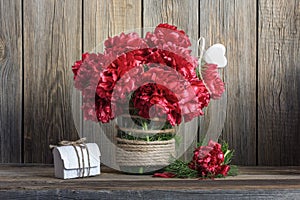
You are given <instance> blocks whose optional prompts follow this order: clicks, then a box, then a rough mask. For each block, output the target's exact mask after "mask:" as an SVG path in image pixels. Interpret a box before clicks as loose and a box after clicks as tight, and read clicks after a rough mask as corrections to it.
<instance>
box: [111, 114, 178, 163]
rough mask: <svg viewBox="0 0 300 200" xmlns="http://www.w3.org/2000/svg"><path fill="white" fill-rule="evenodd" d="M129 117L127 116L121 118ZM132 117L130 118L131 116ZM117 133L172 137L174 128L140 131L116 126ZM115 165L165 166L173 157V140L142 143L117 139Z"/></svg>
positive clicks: (141, 141) (174, 152)
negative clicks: (167, 135) (166, 135)
mask: <svg viewBox="0 0 300 200" xmlns="http://www.w3.org/2000/svg"><path fill="white" fill-rule="evenodd" d="M123 117H125V118H126V117H129V116H123ZM131 117H132V116H131ZM116 129H117V130H118V132H123V133H130V134H131V135H135V136H137V135H141V136H145V135H156V134H158V135H159V134H170V135H174V136H175V133H176V130H175V128H174V127H171V128H168V129H162V130H142V129H135V128H133V127H126V128H125V127H119V126H116ZM116 140H117V147H118V148H117V163H118V164H119V165H120V166H128V167H130V166H132V167H133V166H139V167H151V166H166V165H169V164H170V160H171V158H172V157H175V154H176V149H175V139H174V138H172V139H170V140H161V141H159V140H157V141H144V140H128V139H125V138H120V137H117V138H116Z"/></svg>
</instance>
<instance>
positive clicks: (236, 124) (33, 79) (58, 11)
mask: <svg viewBox="0 0 300 200" xmlns="http://www.w3.org/2000/svg"><path fill="white" fill-rule="evenodd" d="M161 22H168V23H172V24H175V25H177V26H178V27H179V28H181V29H184V30H185V31H186V32H187V33H188V34H189V35H190V36H191V37H192V38H193V39H196V38H198V37H199V36H200V35H201V36H204V37H205V38H206V40H207V44H208V45H211V44H213V43H217V42H220V43H223V44H225V45H226V46H227V58H228V61H229V62H228V67H227V68H226V70H225V71H224V72H223V73H222V77H223V79H224V80H225V82H226V84H227V85H226V88H227V99H228V106H227V119H226V122H225V126H224V128H223V131H222V139H224V140H226V141H229V143H230V145H231V146H232V147H233V148H234V149H235V150H236V157H235V159H234V162H235V163H236V164H241V165H300V145H298V144H299V143H300V89H299V85H300V65H299V63H300V44H299V43H300V42H299V41H300V30H299V27H300V2H299V1H298V0H278V1H275V2H274V1H272V0H252V1H248V0H241V1H235V0H228V1H223V0H200V1H197V0H184V1H182V0H164V1H161V0H143V1H135V0H126V1H122V0H107V1H101V0H73V1H67V0H64V1H63V0H26V1H24V0H23V1H22V0H10V1H6V0H0V78H1V81H0V163H22V162H25V163H31V162H32V163H51V162H52V155H51V152H50V151H49V149H48V145H49V144H50V143H57V142H58V141H59V140H61V139H77V138H78V137H79V136H88V137H90V138H93V139H94V140H98V139H99V138H97V135H95V134H94V133H93V130H94V128H93V127H91V126H86V125H85V124H79V125H78V133H77V130H76V128H75V123H77V122H75V123H74V122H73V120H72V119H73V114H72V108H71V105H70V102H71V100H72V99H73V98H75V99H73V101H74V102H75V103H76V105H77V106H79V105H80V103H81V99H80V98H79V97H78V96H75V97H74V96H73V94H72V92H71V91H72V88H73V83H72V72H71V65H72V63H73V62H74V61H75V60H78V59H79V58H80V56H81V53H82V52H84V51H90V50H91V49H92V48H94V47H95V45H97V44H99V43H101V42H102V41H103V40H104V39H105V38H107V37H108V36H113V35H115V34H118V33H120V32H122V31H127V30H131V29H134V28H140V27H153V26H155V25H156V24H158V23H161ZM75 115H76V118H75V121H80V119H81V117H82V116H81V114H80V113H75ZM111 153H112V154H113V152H111Z"/></svg>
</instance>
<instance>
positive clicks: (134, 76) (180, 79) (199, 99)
mask: <svg viewBox="0 0 300 200" xmlns="http://www.w3.org/2000/svg"><path fill="white" fill-rule="evenodd" d="M104 46H105V49H104V52H103V53H84V54H83V55H82V59H81V60H79V61H76V62H75V64H74V65H73V66H72V70H73V73H74V84H75V87H76V88H77V89H78V90H80V91H81V92H82V96H83V105H82V109H83V114H84V119H85V120H92V121H95V122H101V123H108V122H110V121H111V120H113V119H117V118H119V117H120V116H128V115H129V116H130V120H127V121H126V120H125V123H124V122H121V123H122V125H121V126H120V125H119V126H117V128H118V135H117V137H118V138H122V139H126V141H125V143H126V144H128V143H129V141H128V140H143V141H147V142H150V141H169V140H171V139H172V138H173V137H174V132H175V131H174V129H173V127H175V126H176V125H179V124H180V123H181V122H182V121H184V122H188V121H191V120H192V119H194V118H195V117H198V116H200V115H203V114H204V112H203V108H204V107H206V106H208V104H209V101H210V99H211V98H219V97H221V95H222V93H223V92H224V83H223V82H222V80H221V79H220V78H219V76H218V73H217V67H218V64H217V63H215V62H214V59H212V60H209V58H210V57H211V56H210V55H213V56H214V51H215V50H214V49H213V50H208V51H207V54H205V56H204V61H203V62H201V63H198V58H196V57H194V56H192V50H191V41H190V39H189V37H188V35H187V34H186V33H185V32H184V31H183V30H178V29H177V27H176V26H172V25H169V24H159V25H158V26H157V27H156V28H155V29H154V31H153V32H147V33H146V34H145V37H144V38H143V37H140V36H139V35H138V34H137V33H129V34H125V33H121V34H120V35H119V36H115V37H112V38H108V39H107V40H106V41H105V42H104ZM213 56H212V57H213ZM199 65H200V66H199ZM201 66H203V68H202V70H201V69H200V68H201ZM201 73H202V76H201ZM153 119H156V120H153ZM157 119H158V120H157ZM161 119H165V121H164V122H163V123H162V124H161V125H160V126H157V122H160V121H161ZM121 121H122V120H121ZM123 121H124V120H123ZM128 121H133V122H134V124H133V125H132V124H131V125H130V126H129V127H128V124H129V122H128ZM152 122H153V123H152ZM136 125H137V126H138V127H140V129H142V130H143V131H140V130H139V131H135V130H136V129H137V128H136V127H135V126H136ZM125 126H127V127H125ZM122 127H123V128H122ZM124 127H125V128H124ZM151 129H159V130H162V131H151ZM136 132H138V134H135V133H136ZM141 132H142V134H140V133H141ZM157 133H159V134H157ZM119 142H120V143H122V144H123V143H124V141H119ZM160 145H161V144H160ZM173 146H174V145H173ZM173 146H172V148H171V147H170V148H171V149H173ZM122 147H124V145H123V146H122ZM132 148H133V147H132ZM132 148H131V150H132ZM170 148H169V149H170ZM174 148H175V147H174ZM131 150H130V151H131ZM132 156H134V155H132ZM153 156H155V155H154V154H153ZM168 156H169V154H168ZM123 157H126V155H124V156H123ZM148 157H149V155H148ZM128 159H129V158H128ZM166 159H167V156H166ZM147 162H148V161H143V162H141V163H147Z"/></svg>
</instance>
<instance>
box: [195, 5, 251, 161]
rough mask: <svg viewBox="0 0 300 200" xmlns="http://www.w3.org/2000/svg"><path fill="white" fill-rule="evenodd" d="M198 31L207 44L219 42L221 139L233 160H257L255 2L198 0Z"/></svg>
mask: <svg viewBox="0 0 300 200" xmlns="http://www.w3.org/2000/svg"><path fill="white" fill-rule="evenodd" d="M200 35H201V36H203V37H205V38H206V41H207V47H208V46H210V45H212V44H215V43H222V44H224V45H225V46H226V48H227V53H226V56H227V59H228V65H227V67H226V68H225V69H224V70H222V76H223V80H224V82H225V84H226V92H227V113H226V115H227V117H226V121H225V126H224V129H223V133H222V139H223V140H225V141H228V142H229V145H230V146H231V147H232V148H233V149H235V157H234V163H237V164H240V165H255V164H256V2H255V1H248V0H242V1H234V0H229V1H222V0H212V1H207V0H200Z"/></svg>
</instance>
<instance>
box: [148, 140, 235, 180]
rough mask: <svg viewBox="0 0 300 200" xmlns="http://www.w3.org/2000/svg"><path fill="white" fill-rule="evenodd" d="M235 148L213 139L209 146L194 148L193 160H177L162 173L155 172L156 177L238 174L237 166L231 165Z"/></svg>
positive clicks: (203, 176)
mask: <svg viewBox="0 0 300 200" xmlns="http://www.w3.org/2000/svg"><path fill="white" fill-rule="evenodd" d="M233 152H234V151H233V150H229V149H228V144H227V143H225V142H224V143H223V144H222V145H221V144H219V143H216V142H214V141H212V140H210V141H209V142H208V145H207V146H199V147H198V148H196V149H195V150H194V155H193V158H192V161H190V162H184V161H181V160H175V161H174V162H173V163H172V164H171V165H169V166H168V167H166V168H165V169H164V172H162V173H155V174H154V175H153V176H154V177H162V178H174V177H177V178H221V177H225V176H228V175H229V176H234V175H236V174H237V167H236V166H234V165H230V162H231V159H232V156H233Z"/></svg>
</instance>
